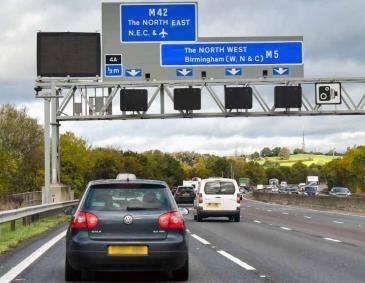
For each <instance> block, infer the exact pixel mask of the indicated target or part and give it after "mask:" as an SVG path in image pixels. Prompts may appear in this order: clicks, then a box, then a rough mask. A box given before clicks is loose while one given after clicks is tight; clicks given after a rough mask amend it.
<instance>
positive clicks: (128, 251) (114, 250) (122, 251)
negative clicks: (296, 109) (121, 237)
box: [108, 246, 148, 255]
mask: <svg viewBox="0 0 365 283" xmlns="http://www.w3.org/2000/svg"><path fill="white" fill-rule="evenodd" d="M108 254H109V255H148V247H147V246H109V247H108Z"/></svg>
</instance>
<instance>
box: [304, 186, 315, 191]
mask: <svg viewBox="0 0 365 283" xmlns="http://www.w3.org/2000/svg"><path fill="white" fill-rule="evenodd" d="M305 191H306V192H315V191H317V189H316V188H315V187H306V188H305Z"/></svg>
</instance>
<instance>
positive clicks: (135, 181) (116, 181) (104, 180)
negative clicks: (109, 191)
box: [89, 179, 167, 187]
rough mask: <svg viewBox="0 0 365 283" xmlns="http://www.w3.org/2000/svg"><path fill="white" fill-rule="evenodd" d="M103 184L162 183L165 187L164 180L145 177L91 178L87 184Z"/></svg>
mask: <svg viewBox="0 0 365 283" xmlns="http://www.w3.org/2000/svg"><path fill="white" fill-rule="evenodd" d="M104 184H153V185H163V186H166V187H167V184H166V182H164V181H159V180H147V179H132V180H120V179H103V180H93V181H90V182H89V186H92V185H104Z"/></svg>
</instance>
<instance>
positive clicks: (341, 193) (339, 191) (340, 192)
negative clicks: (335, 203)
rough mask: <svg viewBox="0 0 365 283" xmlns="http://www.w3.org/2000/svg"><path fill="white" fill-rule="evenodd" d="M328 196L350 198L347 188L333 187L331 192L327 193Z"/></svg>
mask: <svg viewBox="0 0 365 283" xmlns="http://www.w3.org/2000/svg"><path fill="white" fill-rule="evenodd" d="M329 195H330V196H335V197H350V196H351V192H350V190H349V189H348V188H344V187H333V188H332V189H331V191H330V192H329Z"/></svg>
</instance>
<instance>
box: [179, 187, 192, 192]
mask: <svg viewBox="0 0 365 283" xmlns="http://www.w3.org/2000/svg"><path fill="white" fill-rule="evenodd" d="M177 191H178V192H179V193H193V192H194V189H193V188H192V187H179V188H177Z"/></svg>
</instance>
